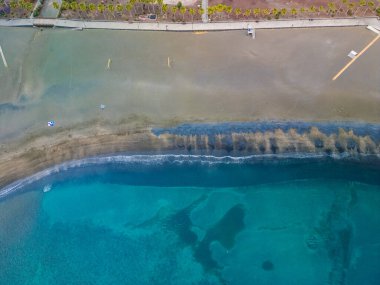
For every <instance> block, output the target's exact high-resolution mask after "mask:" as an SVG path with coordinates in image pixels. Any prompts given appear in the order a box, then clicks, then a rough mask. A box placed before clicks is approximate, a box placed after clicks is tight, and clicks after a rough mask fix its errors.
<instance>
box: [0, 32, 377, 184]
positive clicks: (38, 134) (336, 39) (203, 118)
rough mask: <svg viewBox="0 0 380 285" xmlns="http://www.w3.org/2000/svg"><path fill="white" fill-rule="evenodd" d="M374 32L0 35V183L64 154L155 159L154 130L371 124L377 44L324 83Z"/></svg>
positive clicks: (70, 156)
mask: <svg viewBox="0 0 380 285" xmlns="http://www.w3.org/2000/svg"><path fill="white" fill-rule="evenodd" d="M374 36H375V35H374V33H372V32H370V31H368V30H366V29H365V28H314V29H294V30H261V31H258V32H257V39H255V40H252V39H251V38H249V37H247V36H245V32H243V31H241V32H214V33H207V34H202V35H194V34H190V33H161V32H132V31H128V32H127V31H101V30H96V31H70V30H60V29H55V30H43V31H39V30H36V29H26V28H25V29H24V28H17V29H16V28H14V29H9V28H8V29H6V28H1V29H0V39H6V40H1V45H2V47H3V50H4V53H5V55H6V57H7V61H8V65H9V68H8V69H5V68H4V67H3V66H0V83H1V86H2V87H1V90H0V173H1V174H0V185H4V184H6V183H8V182H10V181H12V180H14V179H16V178H21V177H23V176H25V175H29V174H31V173H33V172H35V171H37V170H41V169H43V168H45V167H47V166H50V165H53V164H55V163H59V162H62V161H66V160H70V159H74V158H81V157H85V156H89V155H96V154H103V153H112V152H120V151H129V150H152V149H153V150H156V151H160V150H161V149H162V148H165V142H162V141H161V139H158V138H157V137H156V136H154V135H153V134H152V133H151V132H150V128H152V127H157V126H168V125H169V126H171V125H176V124H178V123H183V122H224V121H257V120H260V121H270V120H278V121H281V120H285V121H286V120H299V121H366V122H374V123H378V122H380V112H379V110H380V85H379V82H380V69H379V68H378V66H380V58H379V57H378V56H377V55H378V54H380V44H379V43H376V44H375V45H374V46H372V47H371V49H369V50H368V51H367V52H366V53H365V54H364V55H363V56H362V57H361V58H360V59H358V60H357V61H356V62H355V63H354V64H353V65H352V66H351V67H350V68H349V69H348V70H347V71H346V72H345V73H344V74H343V75H342V76H341V77H340V78H339V79H338V80H336V81H332V80H331V78H332V77H333V76H334V75H335V74H336V73H337V72H338V71H339V70H340V69H341V68H342V67H343V66H344V65H345V64H346V63H347V62H348V61H349V58H348V57H347V54H348V52H349V51H350V50H352V49H353V50H356V51H360V50H361V49H362V48H363V47H364V46H365V45H366V44H367V43H368V42H369V41H371V39H373V38H374ZM168 57H169V58H170V67H168ZM108 59H111V64H110V69H109V70H108V69H107V68H106V67H107V62H108ZM100 104H105V105H106V109H105V110H104V111H101V110H100V109H99V105H100ZM50 120H55V121H56V124H57V127H56V128H48V127H47V121H50Z"/></svg>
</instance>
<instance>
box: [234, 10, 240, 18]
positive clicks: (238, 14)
mask: <svg viewBox="0 0 380 285" xmlns="http://www.w3.org/2000/svg"><path fill="white" fill-rule="evenodd" d="M240 15H241V9H240V8H235V16H236V17H237V18H239V16H240Z"/></svg>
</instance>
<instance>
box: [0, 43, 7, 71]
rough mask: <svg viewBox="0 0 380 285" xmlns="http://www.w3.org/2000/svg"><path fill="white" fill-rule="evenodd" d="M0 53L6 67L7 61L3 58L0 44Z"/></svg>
mask: <svg viewBox="0 0 380 285" xmlns="http://www.w3.org/2000/svg"><path fill="white" fill-rule="evenodd" d="M0 54H1V58H2V59H3V62H4V66H5V67H8V63H7V61H6V60H5V56H4V53H3V49H2V48H1V46H0Z"/></svg>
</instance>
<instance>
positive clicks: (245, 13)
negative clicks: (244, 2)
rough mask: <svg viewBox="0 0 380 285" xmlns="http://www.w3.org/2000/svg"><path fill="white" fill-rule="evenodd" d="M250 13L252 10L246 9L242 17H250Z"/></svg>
mask: <svg viewBox="0 0 380 285" xmlns="http://www.w3.org/2000/svg"><path fill="white" fill-rule="evenodd" d="M251 13H252V10H251V9H246V10H245V11H244V17H246V18H248V17H249V16H251Z"/></svg>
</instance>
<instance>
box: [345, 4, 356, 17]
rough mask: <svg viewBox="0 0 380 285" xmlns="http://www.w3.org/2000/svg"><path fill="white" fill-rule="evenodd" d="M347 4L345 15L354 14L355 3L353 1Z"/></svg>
mask: <svg viewBox="0 0 380 285" xmlns="http://www.w3.org/2000/svg"><path fill="white" fill-rule="evenodd" d="M347 6H348V11H347V15H348V16H355V12H356V11H355V7H356V3H354V2H350V3H348V4H347Z"/></svg>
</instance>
